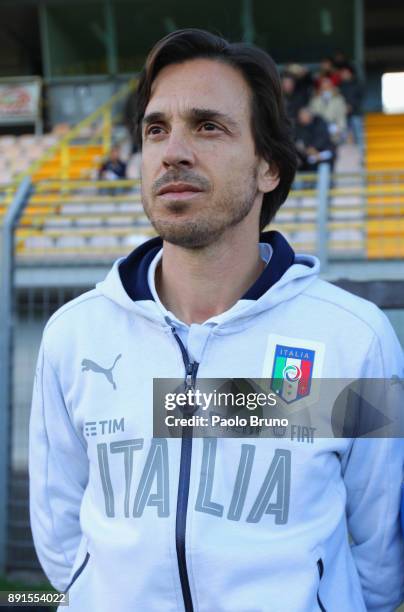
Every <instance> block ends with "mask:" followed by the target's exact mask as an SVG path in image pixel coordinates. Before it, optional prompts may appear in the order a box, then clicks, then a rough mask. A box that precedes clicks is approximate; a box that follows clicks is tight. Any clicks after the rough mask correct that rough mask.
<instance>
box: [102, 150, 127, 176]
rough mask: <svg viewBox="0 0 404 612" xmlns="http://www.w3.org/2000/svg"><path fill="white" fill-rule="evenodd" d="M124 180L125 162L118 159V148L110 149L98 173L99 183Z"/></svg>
mask: <svg viewBox="0 0 404 612" xmlns="http://www.w3.org/2000/svg"><path fill="white" fill-rule="evenodd" d="M125 178H126V162H124V161H122V160H121V158H120V153H119V147H116V146H115V147H112V148H111V151H110V153H109V157H108V159H106V160H105V161H104V163H103V164H102V166H101V168H100V169H99V171H98V180H99V181H117V180H120V179H125Z"/></svg>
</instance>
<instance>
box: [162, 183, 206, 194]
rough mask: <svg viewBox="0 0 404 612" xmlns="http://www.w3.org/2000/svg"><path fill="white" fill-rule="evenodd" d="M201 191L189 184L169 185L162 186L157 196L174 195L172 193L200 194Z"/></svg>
mask: <svg viewBox="0 0 404 612" xmlns="http://www.w3.org/2000/svg"><path fill="white" fill-rule="evenodd" d="M200 192H201V189H199V187H196V186H195V185H192V184H191V183H169V184H168V185H164V187H162V188H161V189H160V190H159V191H158V193H157V195H164V194H167V193H170V194H174V193H183V194H185V193H200Z"/></svg>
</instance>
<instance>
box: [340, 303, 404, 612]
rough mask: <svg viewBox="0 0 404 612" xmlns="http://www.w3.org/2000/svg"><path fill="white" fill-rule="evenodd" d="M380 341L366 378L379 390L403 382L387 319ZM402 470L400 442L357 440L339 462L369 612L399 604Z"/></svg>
mask: <svg viewBox="0 0 404 612" xmlns="http://www.w3.org/2000/svg"><path fill="white" fill-rule="evenodd" d="M381 316H383V317H384V315H381ZM380 337H381V336H380V335H379V336H378V337H377V338H375V339H374V341H373V343H372V347H371V350H370V352H369V357H368V368H367V371H366V375H365V376H366V378H382V377H383V376H384V379H382V381H381V388H382V385H389V384H391V382H392V381H391V380H390V379H391V377H392V376H393V375H394V376H399V377H400V378H403V376H404V362H403V353H402V349H401V347H400V345H399V343H398V340H397V338H396V336H395V334H394V332H393V330H392V328H391V326H390V324H389V322H388V321H387V319H384V323H383V336H382V338H383V340H380V339H379V338H380ZM402 410H403V411H404V404H402ZM401 417H403V415H401ZM400 430H401V428H400ZM403 466H404V439H403V438H399V437H391V438H357V439H355V440H354V441H353V443H352V445H351V447H350V450H349V452H348V453H347V456H346V457H344V458H343V461H342V470H343V475H344V481H345V485H346V490H347V520H348V529H349V533H350V536H351V538H352V554H353V557H354V561H355V564H356V567H357V570H358V573H359V578H360V581H361V585H362V590H363V595H364V599H365V604H366V608H367V610H368V611H369V612H394V610H395V609H396V607H397V606H399V605H400V603H402V602H403V600H404V539H403V534H402V531H401V525H400V497H401V486H402V481H403Z"/></svg>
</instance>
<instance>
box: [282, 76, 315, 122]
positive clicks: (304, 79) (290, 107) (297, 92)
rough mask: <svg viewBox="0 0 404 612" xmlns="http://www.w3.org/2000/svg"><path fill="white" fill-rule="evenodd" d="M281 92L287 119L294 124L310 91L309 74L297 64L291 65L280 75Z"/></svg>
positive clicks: (310, 81)
mask: <svg viewBox="0 0 404 612" xmlns="http://www.w3.org/2000/svg"><path fill="white" fill-rule="evenodd" d="M281 82H282V91H283V95H284V100H285V105H286V111H287V114H288V116H289V118H290V119H291V120H292V122H293V123H295V121H296V118H297V113H298V112H299V110H300V109H301V108H302V107H303V106H306V105H307V103H308V101H309V99H310V96H311V89H312V79H311V75H310V72H309V71H308V70H307V69H306V68H305V67H303V66H300V65H299V64H291V65H290V66H288V70H287V71H286V72H284V73H283V75H282V80H281Z"/></svg>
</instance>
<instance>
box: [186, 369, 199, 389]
mask: <svg viewBox="0 0 404 612" xmlns="http://www.w3.org/2000/svg"><path fill="white" fill-rule="evenodd" d="M196 366H197V364H196V363H189V364H188V367H187V370H186V374H185V388H186V390H187V391H188V390H189V389H194V387H195V374H196Z"/></svg>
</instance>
